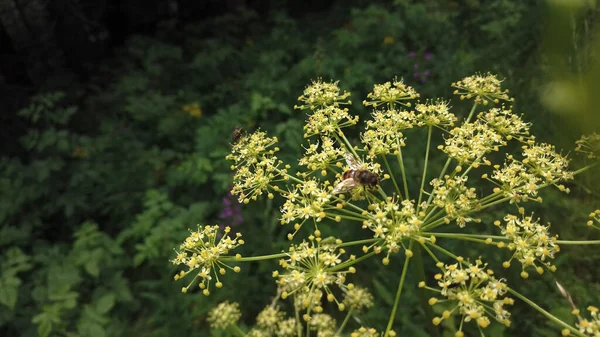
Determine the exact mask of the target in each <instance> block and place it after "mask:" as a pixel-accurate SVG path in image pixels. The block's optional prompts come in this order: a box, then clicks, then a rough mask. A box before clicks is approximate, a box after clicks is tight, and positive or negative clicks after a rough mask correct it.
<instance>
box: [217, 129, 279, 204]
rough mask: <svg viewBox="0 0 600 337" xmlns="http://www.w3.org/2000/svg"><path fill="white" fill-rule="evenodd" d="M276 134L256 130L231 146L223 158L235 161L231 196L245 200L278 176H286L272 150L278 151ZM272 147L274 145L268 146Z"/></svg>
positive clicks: (256, 194)
mask: <svg viewBox="0 0 600 337" xmlns="http://www.w3.org/2000/svg"><path fill="white" fill-rule="evenodd" d="M275 144H277V137H273V138H271V137H267V135H266V133H265V132H263V131H256V132H254V133H252V134H250V135H247V136H243V137H241V138H240V139H239V140H238V142H237V143H235V144H233V146H232V153H231V154H229V155H228V156H227V157H226V158H227V159H229V160H233V161H234V165H232V166H231V169H232V170H235V174H234V176H233V184H234V185H233V188H232V190H231V194H232V195H239V201H240V202H242V201H243V202H244V203H248V202H249V200H250V199H252V200H256V199H257V196H259V195H262V194H263V192H264V191H266V190H267V189H268V188H269V187H270V186H271V183H272V182H274V181H276V179H277V178H280V179H284V180H285V179H287V176H286V168H282V167H281V166H282V162H281V160H279V159H277V157H276V156H275V152H277V151H279V148H278V147H273V146H274V145H275ZM271 147H273V148H271Z"/></svg>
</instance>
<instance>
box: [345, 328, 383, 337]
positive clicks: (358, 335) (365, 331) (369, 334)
mask: <svg viewBox="0 0 600 337" xmlns="http://www.w3.org/2000/svg"><path fill="white" fill-rule="evenodd" d="M380 336H382V334H380V333H379V332H377V330H375V329H373V328H365V327H364V326H361V327H360V328H359V329H357V330H354V331H353V332H352V333H351V334H350V337H380Z"/></svg>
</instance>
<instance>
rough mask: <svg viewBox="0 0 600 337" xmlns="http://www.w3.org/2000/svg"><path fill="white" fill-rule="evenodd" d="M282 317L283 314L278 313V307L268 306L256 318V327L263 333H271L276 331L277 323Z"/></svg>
mask: <svg viewBox="0 0 600 337" xmlns="http://www.w3.org/2000/svg"><path fill="white" fill-rule="evenodd" d="M284 316H285V313H283V312H281V311H279V307H277V306H271V305H268V306H266V307H265V308H264V309H263V310H262V311H261V312H260V313H259V314H258V316H256V325H258V327H259V328H261V329H262V330H264V331H268V332H270V333H273V332H275V330H277V323H279V322H280V321H281V320H282V319H283V317H284Z"/></svg>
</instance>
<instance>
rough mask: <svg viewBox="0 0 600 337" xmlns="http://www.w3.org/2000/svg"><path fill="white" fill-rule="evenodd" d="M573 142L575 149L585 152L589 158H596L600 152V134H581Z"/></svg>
mask: <svg viewBox="0 0 600 337" xmlns="http://www.w3.org/2000/svg"><path fill="white" fill-rule="evenodd" d="M575 143H576V144H577V147H576V148H575V151H577V152H581V153H585V154H587V157H588V158H590V159H594V158H597V157H598V155H599V154H600V134H597V133H595V132H594V133H592V134H590V135H584V136H581V138H580V139H579V140H578V141H577V142H575Z"/></svg>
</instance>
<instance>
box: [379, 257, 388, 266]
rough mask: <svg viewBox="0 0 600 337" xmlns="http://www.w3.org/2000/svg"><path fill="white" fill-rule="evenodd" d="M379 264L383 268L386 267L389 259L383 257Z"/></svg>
mask: <svg viewBox="0 0 600 337" xmlns="http://www.w3.org/2000/svg"><path fill="white" fill-rule="evenodd" d="M381 263H383V265H384V266H387V265H388V264H390V259H388V258H387V257H384V258H383V259H381Z"/></svg>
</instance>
